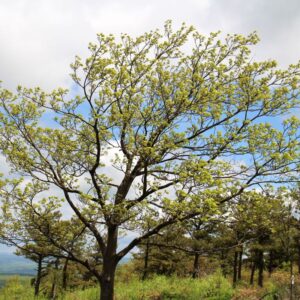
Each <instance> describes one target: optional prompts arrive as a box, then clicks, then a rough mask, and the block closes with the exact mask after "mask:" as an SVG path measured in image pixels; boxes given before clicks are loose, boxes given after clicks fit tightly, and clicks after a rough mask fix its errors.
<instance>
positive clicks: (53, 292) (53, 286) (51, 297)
mask: <svg viewBox="0 0 300 300" xmlns="http://www.w3.org/2000/svg"><path fill="white" fill-rule="evenodd" d="M58 266H59V259H58V258H57V259H56V261H55V265H54V272H55V273H54V278H53V282H52V286H51V291H50V299H55V298H56V285H57V284H56V280H57V277H56V276H57V274H56V272H57V270H58Z"/></svg>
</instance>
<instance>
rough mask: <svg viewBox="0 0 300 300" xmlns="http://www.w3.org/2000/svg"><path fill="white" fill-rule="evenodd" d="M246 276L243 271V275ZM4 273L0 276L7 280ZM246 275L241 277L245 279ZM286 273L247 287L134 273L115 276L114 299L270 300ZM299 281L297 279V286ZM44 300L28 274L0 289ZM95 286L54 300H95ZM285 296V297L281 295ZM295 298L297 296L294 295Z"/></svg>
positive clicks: (5, 295) (0, 298)
mask: <svg viewBox="0 0 300 300" xmlns="http://www.w3.org/2000/svg"><path fill="white" fill-rule="evenodd" d="M245 275H246V274H245ZM7 278H8V276H0V280H1V279H2V280H4V279H6V280H7ZM246 278H247V277H246V276H245V279H246ZM288 284H289V274H288V273H287V272H278V273H275V274H273V275H272V278H266V281H265V287H264V288H259V287H257V286H256V285H254V286H249V284H248V283H247V282H246V281H244V282H243V281H242V282H240V283H239V284H238V286H237V288H236V289H233V288H232V286H231V282H230V279H226V278H224V277H223V276H222V275H221V273H220V272H217V273H215V274H213V275H209V276H205V277H203V278H200V279H191V278H178V277H165V276H154V277H153V278H150V279H147V280H145V281H140V280H139V279H138V278H136V277H135V276H130V277H123V278H118V279H117V283H116V289H115V299H116V300H148V299H149V300H171V299H172V300H202V299H203V300H230V299H232V300H244V299H247V300H250V299H251V300H257V299H260V298H261V297H262V296H263V295H266V294H269V295H267V296H266V297H264V300H271V299H273V295H274V293H278V292H280V294H281V295H285V294H282V291H284V290H286V287H288ZM298 284H300V282H297V285H298ZM8 299H9V300H46V299H47V298H46V297H43V296H41V297H39V298H34V297H33V288H32V287H31V286H30V277H29V276H21V277H16V276H14V277H10V278H9V279H8V280H7V282H6V285H5V287H4V288H2V289H1V290H0V300H8ZM98 299H99V289H98V288H96V287H95V288H87V289H85V290H79V289H77V290H74V291H68V292H67V293H65V294H64V295H60V296H59V297H58V300H98ZM284 299H285V298H284ZM295 299H299V298H297V297H295Z"/></svg>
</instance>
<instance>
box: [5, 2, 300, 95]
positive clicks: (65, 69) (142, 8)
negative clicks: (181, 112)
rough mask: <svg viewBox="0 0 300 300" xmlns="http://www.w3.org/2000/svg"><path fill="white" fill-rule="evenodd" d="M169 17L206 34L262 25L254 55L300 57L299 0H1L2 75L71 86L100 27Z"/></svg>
mask: <svg viewBox="0 0 300 300" xmlns="http://www.w3.org/2000/svg"><path fill="white" fill-rule="evenodd" d="M167 19H171V20H173V23H174V25H175V26H179V25H180V24H181V23H182V22H186V23H187V24H188V25H194V26H195V27H196V28H197V29H198V30H199V31H200V32H202V33H204V34H207V33H209V32H211V31H217V30H221V31H222V32H224V33H243V34H248V33H250V32H253V31H254V30H256V31H257V32H258V34H259V36H260V37H261V42H260V43H259V45H258V46H255V48H254V49H253V54H254V55H253V58H254V59H257V60H260V59H271V58H272V59H276V60H277V61H278V62H279V64H280V66H282V67H284V66H286V65H288V64H290V63H293V62H297V61H298V60H299V58H300V39H299V35H300V1H298V0H272V1H270V0H250V1H242V0H226V1H225V0H184V1H182V0H159V1H158V0H151V1H149V0H147V1H145V0H123V1H121V0H110V1H104V0H85V1H81V0H51V1H49V0H48V1H45V0H14V1H11V0H9V1H8V0H1V1H0V66H1V67H0V80H2V81H3V83H2V85H3V86H4V87H6V88H9V89H14V88H15V87H16V86H17V85H18V84H21V85H25V86H27V87H33V86H41V87H43V88H44V89H46V90H51V89H54V88H56V87H58V86H62V87H70V84H71V81H70V77H69V73H70V68H69V65H70V63H71V62H72V61H73V59H74V56H75V55H79V56H82V57H85V56H86V55H87V53H88V52H87V45H88V43H89V42H91V41H95V40H96V34H97V33H100V32H104V33H113V34H116V35H118V34H120V33H121V32H124V33H125V32H126V33H129V34H132V35H139V34H142V33H144V32H145V31H149V30H151V29H155V28H162V27H163V24H164V22H165V21H166V20H167Z"/></svg>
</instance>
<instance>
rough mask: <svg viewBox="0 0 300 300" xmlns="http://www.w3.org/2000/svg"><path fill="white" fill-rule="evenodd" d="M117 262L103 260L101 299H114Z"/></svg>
mask: <svg viewBox="0 0 300 300" xmlns="http://www.w3.org/2000/svg"><path fill="white" fill-rule="evenodd" d="M115 271H116V265H115V263H114V262H113V263H109V262H103V271H102V278H101V281H100V287H101V295H100V300H113V299H114V283H115Z"/></svg>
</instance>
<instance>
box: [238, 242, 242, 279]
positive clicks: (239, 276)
mask: <svg viewBox="0 0 300 300" xmlns="http://www.w3.org/2000/svg"><path fill="white" fill-rule="evenodd" d="M242 264H243V248H242V247H241V250H240V252H239V264H238V280H242Z"/></svg>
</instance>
